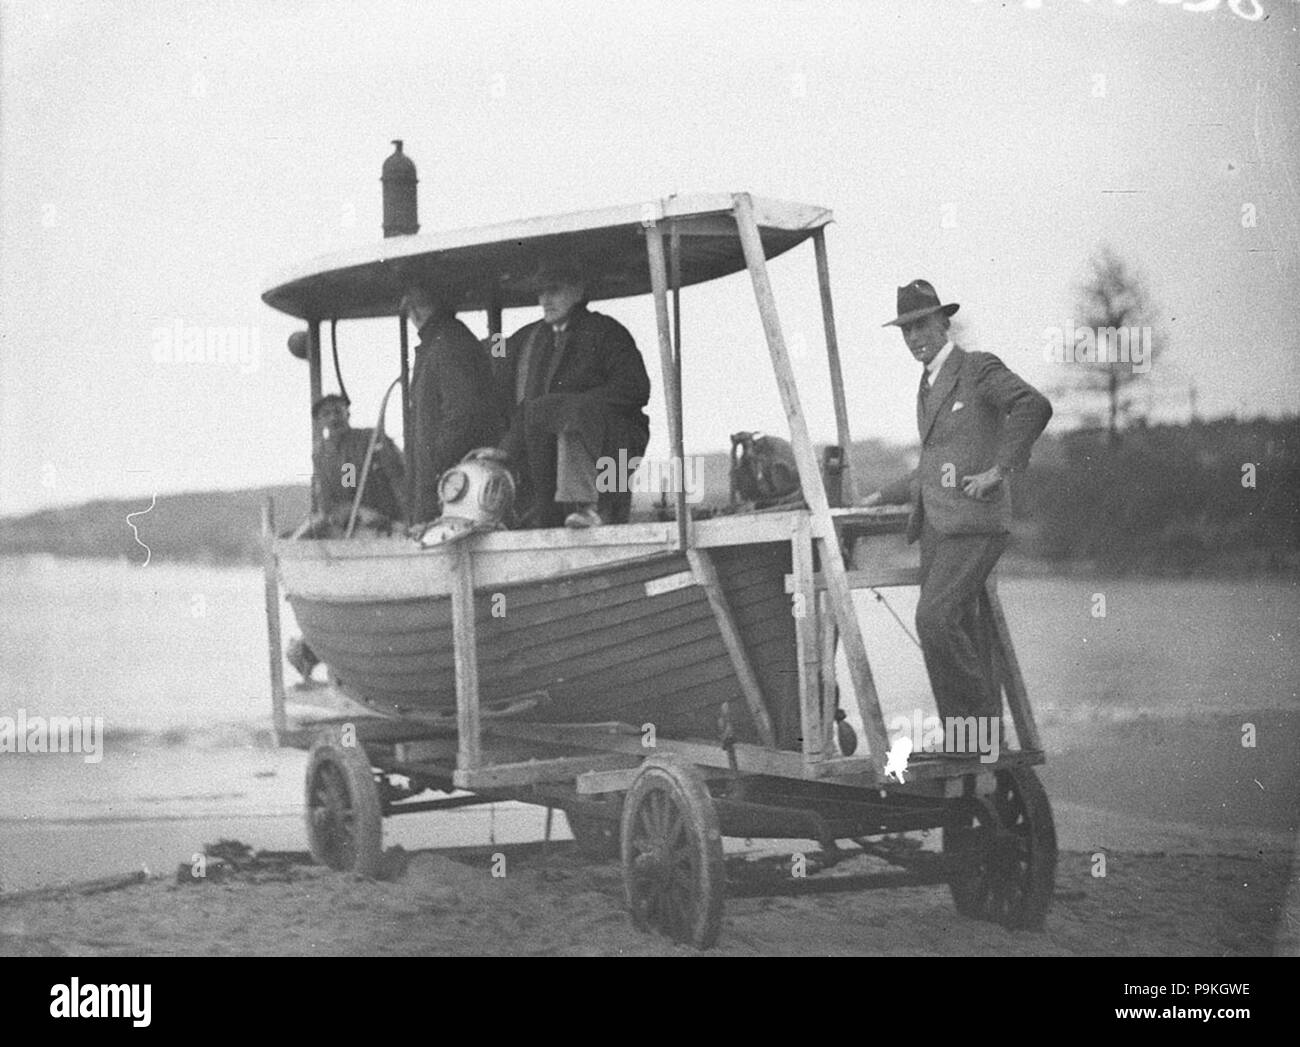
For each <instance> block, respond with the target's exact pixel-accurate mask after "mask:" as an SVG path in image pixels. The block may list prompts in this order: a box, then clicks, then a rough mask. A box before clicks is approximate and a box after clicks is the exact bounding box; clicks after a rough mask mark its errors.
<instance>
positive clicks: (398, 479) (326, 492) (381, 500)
mask: <svg viewBox="0 0 1300 1047" xmlns="http://www.w3.org/2000/svg"><path fill="white" fill-rule="evenodd" d="M348 406H349V405H348V400H347V398H346V397H343V396H339V395H338V394H335V393H331V394H330V395H329V396H322V397H321V398H320V399H319V400H317V401H316V404H315V406H313V407H312V412H311V414H312V421H313V422H314V423H315V426H316V446H315V447H314V448H313V450H312V465H313V466H314V475H313V477H312V485H313V489H314V491H315V495H316V497H315V506H316V511H315V513H314V514H313V516H312V519H311V526H310V529H309V531H308V534H309V535H310V536H311V537H313V538H342V537H344V535H345V534H346V532H347V526H348V518H349V516H350V515H351V513H352V503H353V501H354V500H355V499H356V494H357V488H358V487H360V486H361V481H362V475H361V474H362V471H363V469H364V467H365V461H366V449H367V448H368V447H369V446H370V438H371V435H372V434H373V433H374V430H373V429H353V428H351V427H350V426H349V424H348ZM405 477H406V468H405V466H404V464H403V462H402V454H401V452H400V451H399V450H398V449H397V448H396V447H395V446H394V444H393V441H392V440H390V439H389V438H388V437H387V436H385V435H382V434H381V435H380V437H379V440H378V442H377V443H376V444H375V453H374V454H373V455H372V456H371V460H370V472H369V473H368V474H367V476H366V478H365V490H364V491H363V492H362V495H361V506H360V508H359V509H358V510H357V526H364V527H367V528H370V529H372V530H377V531H381V532H384V531H389V530H391V529H392V525H393V524H394V523H397V522H401V521H402V520H405V519H406V497H405V494H404V493H403V484H404V483H405Z"/></svg>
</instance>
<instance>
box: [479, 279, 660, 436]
mask: <svg viewBox="0 0 1300 1047" xmlns="http://www.w3.org/2000/svg"><path fill="white" fill-rule="evenodd" d="M550 337H551V335H550V331H549V330H548V329H547V324H546V322H545V321H544V320H538V321H536V322H534V323H531V324H528V325H527V326H525V327H522V328H520V329H519V330H518V331H516V332H515V333H514V334H513V335H511V336H510V338H509V339H508V340H507V341H506V352H505V357H504V359H501V360H497V361H494V362H495V363H496V365H497V389H498V395H499V396H500V398H501V402H502V405H503V408H504V411H505V413H506V414H507V415H508V416H509V417H511V418H512V419H513V420H514V422H515V424H516V426H517V423H518V421H519V419H520V415H521V411H520V403H521V401H520V397H519V393H520V390H521V388H522V389H523V390H524V391H525V392H527V391H532V392H534V393H535V395H533V396H528V397H527V398H528V399H538V398H540V397H542V396H550V395H555V394H564V395H566V396H567V397H581V401H580V402H581V404H582V406H583V407H584V408H585V409H588V410H591V411H599V412H601V413H603V414H605V415H606V417H607V419H608V420H609V421H610V422H612V423H613V425H612V427H611V428H612V436H613V441H612V443H613V445H614V446H615V447H635V446H636V445H637V444H639V445H640V447H641V449H642V450H644V448H645V441H646V439H647V438H648V436H649V432H650V420H649V418H648V417H647V416H646V413H645V411H644V410H643V408H644V407H645V405H646V404H647V403H649V402H650V377H649V375H648V374H646V369H645V361H644V360H642V359H641V353H640V351H639V350H638V349H637V347H636V342H634V341H633V340H632V335H631V334H629V333H628V330H627V328H626V327H624V326H623V325H622V324H621V323H619V322H618V321H617V320H615V319H614V318H613V317H609V316H605V315H604V314H603V313H594V312H591V311H590V310H589V309H587V308H586V306H583V305H579V306H577V307H575V308H574V310H573V311H572V312H571V313H570V314H569V320H568V323H567V325H566V326H565V330H564V332H563V333H562V335H561V337H560V339H559V341H558V342H557V344H556V345H555V348H554V350H553V351H552V352H551V357H550V360H549V361H544V360H543V356H544V348H543V347H544V344H545V343H546V342H547V341H548V340H549V339H550ZM525 357H526V358H527V359H526V361H525V360H524V358H525ZM521 361H524V363H523V366H524V373H523V374H522V375H521V373H520V370H519V368H520V365H521ZM543 364H545V366H544V370H545V373H544V374H542V373H540V370H541V369H542V365H543ZM635 453H637V454H640V453H641V451H636V452H635Z"/></svg>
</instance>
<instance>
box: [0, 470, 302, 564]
mask: <svg viewBox="0 0 1300 1047" xmlns="http://www.w3.org/2000/svg"><path fill="white" fill-rule="evenodd" d="M268 495H269V496H270V497H272V498H273V499H274V500H275V512H276V521H277V527H278V529H280V530H284V529H286V528H288V527H291V526H293V525H294V524H296V523H298V522H299V521H300V520H302V519H303V518H304V517H305V516H306V515H307V510H308V504H309V502H310V495H309V493H308V489H307V487H306V486H305V485H303V486H298V485H295V486H281V487H263V488H257V489H254V490H246V491H199V492H195V493H192V494H169V495H159V497H158V501H157V503H156V504H155V505H154V507H153V509H152V510H150V511H149V512H142V510H144V509H146V508H148V505H149V503H148V501H147V500H141V499H138V498H133V499H131V500H130V501H116V500H114V501H97V502H87V503H86V504H84V505H77V506H72V507H70V508H65V509H46V510H44V511H42V512H38V513H32V514H31V515H30V516H20V517H7V518H0V554H5V555H21V554H23V553H53V554H55V555H57V556H91V557H107V558H109V559H115V560H116V559H127V560H130V561H132V562H136V561H139V562H143V560H144V558H145V556H146V555H147V554H146V551H145V549H144V548H143V547H142V546H141V545H139V544H138V543H137V541H136V539H135V532H133V531H132V529H131V524H134V525H135V528H136V531H138V532H139V535H140V541H142V542H144V543H145V545H147V546H148V547H149V549H150V550H151V553H152V561H151V562H158V561H173V562H178V561H185V562H196V563H210V564H232V563H258V562H260V560H261V546H260V535H261V520H262V515H261V514H262V504H263V503H264V502H265V501H266V498H267V496H268ZM128 514H131V521H130V522H129V523H128V522H127V515H128Z"/></svg>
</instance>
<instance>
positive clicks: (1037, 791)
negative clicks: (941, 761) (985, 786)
mask: <svg viewBox="0 0 1300 1047" xmlns="http://www.w3.org/2000/svg"><path fill="white" fill-rule="evenodd" d="M943 849H944V854H945V856H946V857H947V859H948V884H949V887H950V889H951V890H952V897H953V902H954V903H955V904H956V906H957V911H958V912H960V913H962V914H963V915H965V916H973V917H975V918H977V919H982V920H995V921H997V922H998V923H1001V924H1002V925H1003V926H1005V927H1008V928H1010V929H1012V930H1022V929H1024V930H1037V929H1039V928H1041V927H1042V925H1043V920H1044V919H1045V918H1046V916H1047V910H1048V909H1049V908H1050V907H1051V904H1052V894H1053V892H1054V890H1055V887H1056V826H1055V825H1054V823H1053V821H1052V808H1051V804H1050V803H1049V802H1048V799H1047V793H1046V791H1045V790H1044V789H1043V786H1042V784H1041V783H1040V782H1039V780H1038V776H1037V775H1035V774H1034V772H1033V769H1032V768H1029V767H1019V768H1015V769H1013V770H1010V771H999V772H998V775H997V789H996V791H995V792H994V793H993V795H992V796H989V797H985V798H982V799H980V800H970V801H965V802H964V803H963V805H962V806H961V807H960V808H959V809H958V813H957V815H956V817H955V818H954V819H953V820H952V821H950V822H949V824H948V825H946V826H945V827H944V832H943Z"/></svg>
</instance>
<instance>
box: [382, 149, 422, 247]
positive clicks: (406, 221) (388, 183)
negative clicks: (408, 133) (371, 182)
mask: <svg viewBox="0 0 1300 1047" xmlns="http://www.w3.org/2000/svg"><path fill="white" fill-rule="evenodd" d="M393 146H394V149H393V153H392V155H391V156H390V157H389V158H388V159H387V160H385V161H384V167H383V171H382V172H381V173H380V176H379V181H380V182H382V183H383V186H384V235H385V236H410V235H412V234H414V233H418V232H419V231H420V219H419V214H418V205H417V201H416V183H417V182H418V181H419V179H417V178H416V177H415V164H413V163H412V162H411V158H410V157H409V156H407V155H406V154H405V153H403V152H402V140H401V139H400V138H394V139H393Z"/></svg>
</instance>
